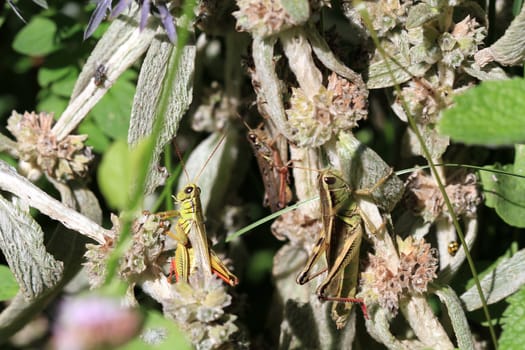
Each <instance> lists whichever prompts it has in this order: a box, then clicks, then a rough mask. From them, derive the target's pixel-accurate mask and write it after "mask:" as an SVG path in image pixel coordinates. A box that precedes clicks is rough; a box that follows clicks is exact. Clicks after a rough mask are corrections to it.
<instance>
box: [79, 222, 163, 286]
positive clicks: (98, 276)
mask: <svg viewBox="0 0 525 350" xmlns="http://www.w3.org/2000/svg"><path fill="white" fill-rule="evenodd" d="M113 220H114V224H115V226H114V228H113V230H112V231H113V232H114V233H115V235H114V236H113V237H108V238H107V240H106V243H105V244H101V245H94V244H88V245H86V247H87V252H86V254H85V256H86V260H87V261H86V263H85V264H84V265H85V266H86V270H87V271H88V276H89V283H90V285H91V287H92V288H96V287H99V286H101V285H102V283H104V280H105V276H106V266H107V260H108V258H109V256H110V255H111V253H112V252H113V249H114V248H115V243H116V242H117V239H118V233H119V224H118V222H117V220H118V219H116V218H113ZM169 225H170V224H169V221H167V220H161V219H160V218H159V216H158V215H155V214H150V213H148V212H144V213H143V214H142V216H141V217H140V218H138V219H137V220H135V222H134V223H133V226H132V244H131V247H130V248H129V249H128V250H127V251H126V253H125V254H124V256H123V257H122V258H121V260H120V262H119V264H120V266H119V269H118V271H119V274H120V276H121V277H122V278H123V279H124V280H126V281H128V282H129V283H130V284H134V283H135V282H137V280H138V279H139V276H141V275H142V274H143V273H144V272H146V271H152V272H153V274H155V275H158V273H157V272H158V270H160V266H159V265H158V263H157V260H158V258H159V257H160V255H161V253H162V251H163V249H164V240H165V238H166V231H167V230H168V229H169Z"/></svg>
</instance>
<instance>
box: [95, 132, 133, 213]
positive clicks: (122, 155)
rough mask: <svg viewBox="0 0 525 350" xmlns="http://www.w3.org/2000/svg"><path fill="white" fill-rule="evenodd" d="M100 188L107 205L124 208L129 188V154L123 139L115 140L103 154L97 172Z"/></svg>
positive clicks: (130, 175)
mask: <svg viewBox="0 0 525 350" xmlns="http://www.w3.org/2000/svg"><path fill="white" fill-rule="evenodd" d="M97 179H98V184H99V186H100V190H101V192H102V194H103V195H104V197H105V198H106V201H107V202H108V204H109V206H110V207H112V208H115V209H125V208H127V207H128V203H129V191H130V188H131V181H132V173H131V154H130V151H129V149H128V145H127V143H126V142H124V141H117V142H115V143H114V144H113V145H111V146H110V147H109V149H108V151H107V152H106V154H104V157H103V158H102V161H101V163H100V167H99V169H98V173H97Z"/></svg>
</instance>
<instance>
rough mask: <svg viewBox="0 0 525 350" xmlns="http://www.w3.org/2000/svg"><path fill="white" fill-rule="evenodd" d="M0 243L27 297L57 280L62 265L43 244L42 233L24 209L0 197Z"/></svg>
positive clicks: (40, 291)
mask: <svg viewBox="0 0 525 350" xmlns="http://www.w3.org/2000/svg"><path fill="white" fill-rule="evenodd" d="M0 211H1V215H0V246H1V248H2V251H3V253H4V255H5V258H6V260H7V262H8V264H9V266H10V267H11V271H13V274H14V275H15V277H16V280H17V281H18V283H19V285H20V288H21V290H22V292H23V293H24V296H25V298H26V299H29V300H31V299H34V298H36V297H37V296H39V295H40V294H42V293H43V292H45V290H46V289H47V288H49V287H52V286H53V285H54V284H56V283H57V281H58V280H59V279H60V276H61V275H62V271H63V266H62V263H61V262H58V261H56V260H55V259H54V258H53V256H52V255H51V254H49V253H48V252H47V251H46V248H45V246H44V233H43V232H42V229H41V228H40V226H39V225H38V223H37V222H36V221H35V220H34V219H33V218H32V217H31V216H30V215H29V214H28V213H27V212H25V211H23V210H22V209H20V208H19V207H18V206H16V205H14V204H12V203H11V202H9V201H8V200H6V199H5V198H4V197H0Z"/></svg>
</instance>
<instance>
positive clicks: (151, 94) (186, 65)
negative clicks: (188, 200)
mask: <svg viewBox="0 0 525 350" xmlns="http://www.w3.org/2000/svg"><path fill="white" fill-rule="evenodd" d="M175 54H176V53H175V48H174V47H173V45H172V44H171V43H169V42H167V41H163V40H158V39H155V40H154V41H153V43H152V45H151V47H150V49H149V50H148V53H147V55H146V58H145V59H144V63H143V64H142V69H141V71H140V75H139V81H138V84H137V92H136V93H135V98H134V101H133V108H132V110H131V120H130V126H129V133H128V143H129V144H131V145H136V144H137V143H138V142H139V141H140V140H141V139H143V138H144V137H146V136H148V135H150V134H151V132H152V130H153V125H154V121H155V118H158V117H159V116H158V101H159V99H160V96H161V94H162V89H163V87H164V84H163V82H164V79H165V77H166V73H167V71H168V70H169V69H176V77H175V79H173V86H172V87H170V88H169V89H170V90H169V91H171V92H170V95H169V102H168V109H167V114H166V115H165V116H163V117H164V123H163V125H162V129H161V133H160V135H159V138H158V139H157V142H156V144H155V150H154V153H153V158H152V162H151V166H150V171H149V173H148V178H147V180H146V188H145V193H146V194H148V193H151V192H152V191H153V190H154V189H155V188H156V187H157V186H159V185H160V184H162V183H163V182H164V180H165V174H164V173H163V172H161V171H159V170H158V169H159V167H158V166H157V163H158V160H159V156H160V154H161V153H162V151H163V148H164V146H165V145H166V143H167V142H169V141H170V140H172V139H173V138H174V137H175V135H176V133H177V130H178V127H179V122H180V120H181V119H182V116H183V115H184V113H185V112H186V110H187V109H188V107H189V105H190V103H191V101H192V96H193V73H194V67H195V46H193V45H187V46H185V47H184V48H183V52H182V56H181V58H180V60H179V64H178V67H171V68H170V67H169V63H170V62H172V61H173V59H172V58H173V57H174V55H175Z"/></svg>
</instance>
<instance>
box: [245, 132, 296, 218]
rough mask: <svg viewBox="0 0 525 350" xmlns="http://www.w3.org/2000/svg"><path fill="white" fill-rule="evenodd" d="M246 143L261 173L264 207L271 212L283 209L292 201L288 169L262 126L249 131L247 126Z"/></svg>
mask: <svg viewBox="0 0 525 350" xmlns="http://www.w3.org/2000/svg"><path fill="white" fill-rule="evenodd" d="M246 127H247V128H248V130H249V131H248V135H247V138H248V141H249V142H250V146H251V147H252V149H253V153H254V154H255V158H256V159H257V164H258V165H259V170H260V172H261V175H262V178H263V183H264V191H265V206H269V207H270V210H271V211H272V212H275V211H277V210H280V209H283V208H284V207H286V204H288V202H290V201H291V200H292V191H291V190H290V187H289V186H288V167H287V166H286V165H284V163H283V161H282V159H281V155H280V153H279V151H278V150H277V149H276V148H275V147H274V145H273V143H274V142H273V141H270V140H269V138H270V137H269V136H268V134H267V133H266V132H265V131H264V129H263V128H262V125H261V126H259V127H257V128H256V129H251V128H250V127H249V126H248V125H246Z"/></svg>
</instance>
